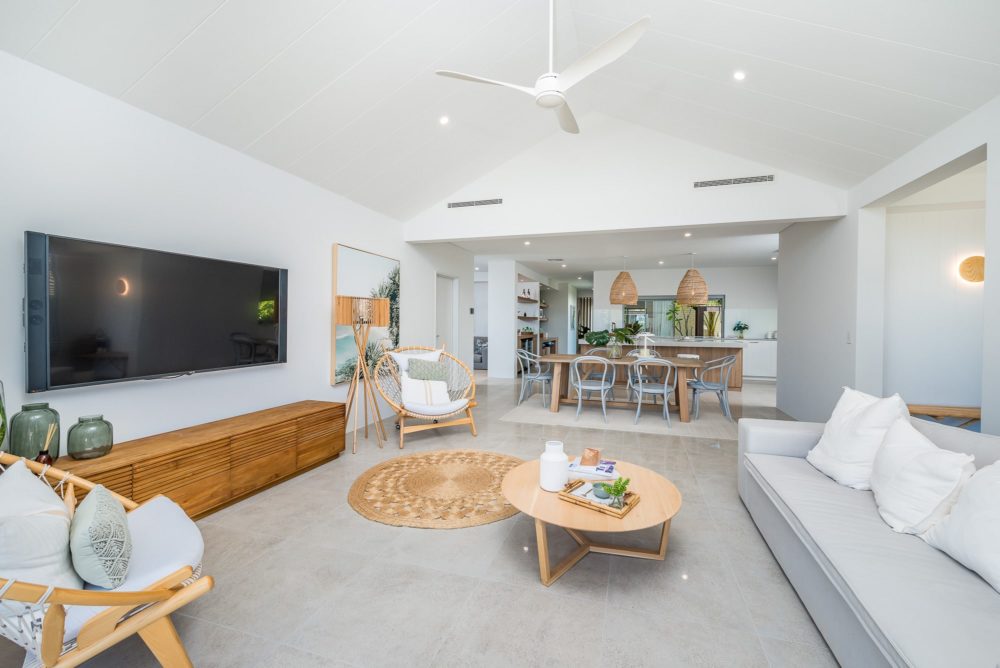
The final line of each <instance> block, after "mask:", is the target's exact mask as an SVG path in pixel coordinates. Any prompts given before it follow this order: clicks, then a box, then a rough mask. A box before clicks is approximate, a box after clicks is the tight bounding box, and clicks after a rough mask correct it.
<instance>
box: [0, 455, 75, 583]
mask: <svg viewBox="0 0 1000 668" xmlns="http://www.w3.org/2000/svg"><path fill="white" fill-rule="evenodd" d="M69 525H70V518H69V510H67V508H66V504H65V503H64V502H63V500H62V499H60V498H59V495H58V494H56V493H55V492H54V491H52V488H51V487H49V485H48V483H46V482H44V481H42V480H40V479H39V478H38V476H36V475H35V474H34V473H32V472H31V471H30V470H28V467H27V466H25V464H24V461H23V460H22V461H18V462H17V463H15V464H13V465H11V466H10V467H8V468H7V470H6V471H5V472H4V473H3V475H0V577H3V578H7V579H8V580H19V581H21V582H30V583H32V584H40V585H46V586H49V585H51V586H53V587H65V588H68V589H79V588H80V587H82V586H83V581H82V580H80V578H79V576H77V574H76V571H74V570H73V562H72V561H71V560H70V554H69Z"/></svg>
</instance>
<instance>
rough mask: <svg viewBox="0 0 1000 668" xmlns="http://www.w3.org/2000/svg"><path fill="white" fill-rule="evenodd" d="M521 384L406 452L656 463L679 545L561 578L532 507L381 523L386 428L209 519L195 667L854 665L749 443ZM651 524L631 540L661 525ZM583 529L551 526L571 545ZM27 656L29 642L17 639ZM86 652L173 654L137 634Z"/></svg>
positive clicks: (504, 385)
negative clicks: (572, 407) (761, 503)
mask: <svg viewBox="0 0 1000 668" xmlns="http://www.w3.org/2000/svg"><path fill="white" fill-rule="evenodd" d="M758 389H759V388H758ZM763 394H765V395H766V391H765V392H763ZM748 396H749V393H748ZM515 397H516V390H515V388H514V385H513V384H512V383H510V382H499V383H498V382H491V383H489V384H483V385H481V386H480V388H479V398H480V407H479V409H478V411H477V421H478V423H479V427H480V433H479V437H478V438H476V439H473V438H472V437H471V436H470V435H469V433H468V432H467V431H464V430H462V429H452V430H449V431H445V432H438V433H435V432H423V433H422V434H417V435H412V436H409V437H407V449H406V451H405V452H406V453H410V452H416V451H420V450H431V449H442V448H469V447H473V448H484V449H492V450H497V451H501V452H506V453H510V454H513V455H517V456H520V457H523V458H529V457H536V456H538V454H539V452H540V451H541V449H542V442H543V441H544V440H546V439H549V438H559V439H561V440H563V441H564V442H565V443H566V444H567V448H568V449H569V450H571V451H573V450H576V449H578V448H579V447H580V446H583V445H596V446H599V447H601V448H602V449H603V450H604V451H605V452H606V453H607V454H610V455H613V456H616V457H619V458H621V459H624V460H628V461H632V462H635V463H637V464H641V465H643V466H647V467H650V468H653V469H655V470H657V471H659V472H661V473H663V474H664V475H666V476H667V477H669V478H670V479H671V480H673V481H674V482H675V483H676V484H677V486H678V487H679V488H680V489H681V491H682V493H683V494H684V507H683V508H682V510H681V512H680V514H679V515H678V516H677V517H676V518H675V519H674V522H673V524H672V529H671V539H670V549H669V551H668V553H667V558H666V561H663V562H659V561H645V560H636V559H626V558H615V557H610V556H607V555H598V554H592V555H589V556H587V557H586V558H585V559H584V560H583V561H582V562H581V563H580V564H579V565H577V566H576V567H575V568H574V569H573V570H571V571H570V572H569V573H568V574H567V575H565V576H564V577H563V578H562V579H560V580H559V581H557V582H556V583H555V584H553V585H552V587H550V588H545V587H543V586H542V585H541V584H540V583H539V581H538V564H537V558H536V553H535V538H534V527H533V524H532V522H531V521H530V520H529V519H527V518H525V517H524V516H521V515H518V516H515V517H513V518H510V519H508V520H505V521H503V522H498V523H495V524H489V525H485V526H480V527H474V528H470V529H455V530H444V531H436V530H428V529H409V528H397V527H389V526H385V525H381V524H377V523H374V522H370V521H367V520H365V519H363V518H362V517H360V516H359V515H357V514H356V513H355V512H354V511H353V510H352V509H351V508H350V507H349V506H348V505H347V501H346V497H347V490H348V488H349V486H350V484H351V482H352V481H353V480H354V479H355V478H356V477H357V475H358V474H360V473H361V472H362V471H364V470H365V469H367V468H368V467H370V466H372V465H373V464H375V463H377V462H380V461H383V460H385V459H387V458H390V457H395V456H398V455H399V454H400V453H399V450H398V449H397V448H396V447H395V446H394V445H393V446H392V447H386V448H385V449H384V450H379V449H378V448H376V447H375V445H374V441H372V442H368V443H364V445H363V447H359V453H358V454H357V455H353V456H352V455H351V454H350V448H348V452H347V453H345V454H344V455H342V456H341V457H340V459H338V460H336V461H333V462H331V463H329V464H327V465H325V466H323V467H321V468H318V469H315V470H314V471H311V472H309V473H308V474H305V475H303V476H300V477H299V478H296V479H294V480H292V481H289V482H286V483H284V484H282V485H280V486H278V487H275V488H272V489H270V490H268V491H267V492H265V493H263V494H260V495H258V496H256V497H253V498H251V499H249V500H247V501H244V502H242V503H239V504H237V505H235V506H232V507H230V508H227V509H226V510H224V511H222V512H219V513H217V514H215V515H212V516H210V517H208V518H206V519H204V520H202V521H201V522H199V525H200V527H201V529H202V531H203V532H204V535H205V540H206V555H205V572H206V573H209V574H211V575H213V576H214V577H215V578H216V582H217V587H216V590H215V591H214V592H213V593H211V594H210V595H208V596H207V597H205V598H203V599H202V600H201V601H198V602H196V603H195V604H193V605H191V606H188V607H187V608H186V609H184V612H183V614H177V615H175V621H176V624H177V627H178V629H179V631H180V633H181V636H182V637H183V639H184V641H185V643H186V645H187V648H188V650H189V652H190V654H191V657H192V660H193V661H194V663H195V665H197V666H201V667H211V666H218V667H227V668H229V667H235V666H240V667H248V668H249V667H265V666H268V667H270V666H273V667H279V666H280V667H281V668H297V667H299V666H302V667H311V666H397V665H398V666H406V667H407V668H413V667H419V666H463V667H464V666H577V665H600V666H767V665H770V666H795V667H805V666H832V665H836V664H835V662H834V660H833V658H832V657H831V655H830V653H829V651H828V650H827V648H826V647H825V645H824V644H823V641H822V639H821V638H820V636H819V633H818V632H817V631H816V628H815V627H814V626H813V624H812V622H811V621H810V619H809V616H808V614H807V613H806V612H805V610H804V609H803V607H802V605H801V604H800V603H799V600H798V598H797V597H796V595H795V593H794V591H793V590H792V588H791V587H790V586H789V584H788V582H787V581H786V580H785V577H784V575H783V574H782V572H781V570H780V568H779V567H778V566H777V564H776V563H775V561H774V559H773V558H772V556H771V554H770V552H769V551H768V549H767V547H766V545H765V544H764V542H763V541H762V539H761V538H760V536H759V534H758V533H757V530H756V529H755V527H754V525H753V522H752V521H751V520H750V518H749V516H748V515H747V513H746V511H745V510H744V509H743V506H742V504H741V502H740V500H739V498H738V497H737V494H736V481H735V467H736V443H735V441H732V440H716V439H713V438H697V437H692V436H664V435H652V434H646V433H637V432H627V431H615V430H594V429H584V428H580V427H576V426H574V427H567V426H562V425H537V424H519V423H512V422H504V421H501V420H500V419H499V418H500V417H501V416H503V415H505V414H507V413H508V412H510V410H511V409H512V408H513V406H514V402H515ZM534 399H535V400H536V401H538V398H537V397H535V398H534ZM772 401H773V399H772ZM733 403H734V413H735V414H736V417H739V416H740V415H741V414H743V413H744V412H745V413H746V414H753V415H754V416H755V417H767V416H774V415H776V412H775V411H774V409H773V408H769V407H768V406H767V405H763V406H746V407H743V406H741V405H740V403H741V396H740V395H736V394H734V395H733ZM765 404H766V402H765ZM709 406H711V404H710V402H706V406H705V407H703V409H702V410H703V411H705V410H716V411H717V410H718V408H717V404H716V407H715V408H714V409H712V408H707V409H706V407H709ZM771 406H773V403H772V404H771ZM390 435H393V434H390ZM654 533H655V530H654ZM643 534H644V535H639V536H629V537H627V538H628V540H629V541H630V542H636V541H646V542H648V543H650V544H652V543H653V542H654V541H655V539H656V537H655V536H654V535H652V533H649V532H643ZM572 545H573V543H572V542H571V540H570V539H569V538H568V536H566V535H565V534H564V533H563V532H561V531H559V530H551V531H550V546H551V549H552V550H553V552H554V553H555V556H559V554H560V553H561V552H562V551H566V550H568V549H569V548H570V547H571V546H572ZM8 665H9V666H15V665H19V659H18V657H17V652H14V651H12V650H11V647H7V646H6V644H5V646H3V647H0V666H8ZM86 665H87V666H91V667H95V668H96V667H97V666H128V667H129V668H132V667H143V666H153V665H155V662H154V661H153V659H152V656H151V655H150V654H149V653H148V652H147V651H146V649H145V647H144V646H143V645H142V643H141V642H138V641H134V640H133V641H128V642H125V643H123V644H122V645H120V646H119V647H117V648H115V649H113V650H111V651H109V652H107V653H105V654H104V655H103V656H101V657H99V658H98V659H96V660H94V661H92V662H90V663H88V664H86Z"/></svg>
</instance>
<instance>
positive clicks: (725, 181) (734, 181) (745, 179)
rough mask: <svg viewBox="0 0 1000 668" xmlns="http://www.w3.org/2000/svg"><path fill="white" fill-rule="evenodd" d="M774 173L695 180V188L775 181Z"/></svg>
mask: <svg viewBox="0 0 1000 668" xmlns="http://www.w3.org/2000/svg"><path fill="white" fill-rule="evenodd" d="M773 180H774V174H767V175H765V176H741V177H739V178H736V179H716V180H715V181H695V182H694V187H695V188H714V187H715V186H735V185H737V184H739V183H763V182H764V181H773Z"/></svg>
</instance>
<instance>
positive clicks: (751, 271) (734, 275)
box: [594, 266, 778, 338]
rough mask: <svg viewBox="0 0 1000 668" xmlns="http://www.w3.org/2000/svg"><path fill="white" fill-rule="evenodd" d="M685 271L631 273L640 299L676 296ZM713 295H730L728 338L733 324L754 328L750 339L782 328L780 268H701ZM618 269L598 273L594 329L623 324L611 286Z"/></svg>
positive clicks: (646, 270)
mask: <svg viewBox="0 0 1000 668" xmlns="http://www.w3.org/2000/svg"><path fill="white" fill-rule="evenodd" d="M686 271H687V269H685V268H679V269H678V268H671V269H637V270H630V271H629V273H630V274H631V275H632V280H634V281H635V285H636V288H638V290H639V295H640V296H644V297H645V296H658V295H663V296H665V295H673V294H676V293H677V285H678V283H680V281H681V279H682V278H684V273H685V272H686ZM699 271H700V272H701V275H702V276H704V278H705V282H706V283H708V290H709V292H710V293H711V294H713V295H716V294H722V295H725V296H726V318H725V321H726V331H725V332H724V334H725V335H726V336H734V333H733V331H732V328H733V325H734V324H735V323H736V321H737V320H743V321H744V322H747V323H748V324H749V325H750V330H749V331H748V332H747V333H746V336H747V337H749V338H763V337H764V334H765V332H769V331H773V330H776V329H778V269H777V267H773V266H769V267H714V268H713V267H708V268H704V269H702V268H699ZM616 276H618V270H612V271H595V272H594V329H606V328H607V327H608V326H609V325H610V323H611V322H612V321H613V322H615V323H617V324H618V325H621V324H622V322H623V318H622V307H621V306H618V305H613V304H611V302H610V296H611V283H612V282H613V281H614V280H615V277H616Z"/></svg>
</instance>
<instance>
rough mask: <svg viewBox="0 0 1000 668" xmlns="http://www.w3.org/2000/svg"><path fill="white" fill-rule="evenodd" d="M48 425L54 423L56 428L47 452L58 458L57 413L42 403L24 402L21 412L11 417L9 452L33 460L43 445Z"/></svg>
mask: <svg viewBox="0 0 1000 668" xmlns="http://www.w3.org/2000/svg"><path fill="white" fill-rule="evenodd" d="M50 425H55V427H56V430H55V434H53V436H52V441H51V442H50V443H49V454H50V455H52V459H58V457H59V413H57V412H56V411H55V410H54V409H52V408H49V405H48V404H44V403H39V404H24V405H23V406H21V412H20V413H18V414H17V415H15V416H14V417H13V418H11V420H10V453H11V454H12V455H14V456H16V457H24V458H25V459H29V460H32V461H33V460H34V459H35V457H37V456H38V453H39V452H41V451H42V448H44V447H45V437H46V435H47V434H48V432H49V426H50Z"/></svg>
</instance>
